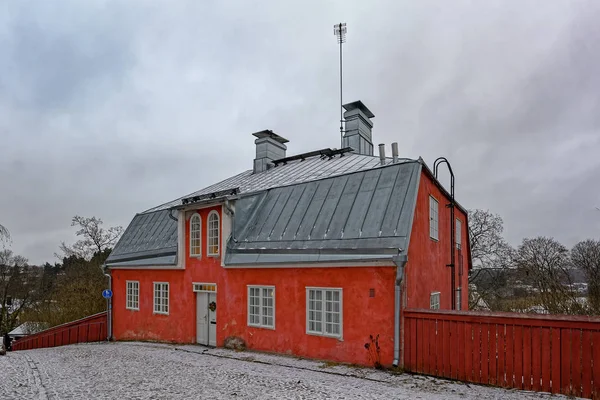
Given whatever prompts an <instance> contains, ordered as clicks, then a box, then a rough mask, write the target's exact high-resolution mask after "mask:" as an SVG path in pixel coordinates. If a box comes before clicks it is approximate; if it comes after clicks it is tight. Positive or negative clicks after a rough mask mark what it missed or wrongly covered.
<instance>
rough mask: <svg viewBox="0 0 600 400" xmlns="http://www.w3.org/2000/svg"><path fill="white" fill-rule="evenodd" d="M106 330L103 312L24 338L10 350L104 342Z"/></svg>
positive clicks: (105, 319)
mask: <svg viewBox="0 0 600 400" xmlns="http://www.w3.org/2000/svg"><path fill="white" fill-rule="evenodd" d="M106 328H107V318H106V311H105V312H101V313H98V314H94V315H90V316H89V317H85V318H82V319H79V320H77V321H72V322H67V323H66V324H62V325H57V326H55V327H52V328H50V329H46V330H45V331H41V332H38V333H36V334H33V335H29V336H25V337H24V338H21V339H19V340H16V341H14V342H13V344H12V349H13V351H15V350H30V349H39V348H42V347H56V346H64V345H67V344H74V343H85V342H99V341H102V340H106V336H107V333H106V332H107V331H106Z"/></svg>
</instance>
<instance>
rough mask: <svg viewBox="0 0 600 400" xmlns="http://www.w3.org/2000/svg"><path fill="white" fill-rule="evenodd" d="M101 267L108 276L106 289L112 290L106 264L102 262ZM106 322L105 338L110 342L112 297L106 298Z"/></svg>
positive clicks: (110, 277)
mask: <svg viewBox="0 0 600 400" xmlns="http://www.w3.org/2000/svg"><path fill="white" fill-rule="evenodd" d="M101 268H102V272H103V274H104V276H106V277H107V278H108V290H112V276H111V275H110V274H107V273H106V272H105V271H106V264H102V266H101ZM107 304H108V306H107V308H108V310H107V316H106V319H107V324H106V333H107V338H106V340H107V341H109V342H110V340H111V339H112V297H111V298H110V299H108V300H107Z"/></svg>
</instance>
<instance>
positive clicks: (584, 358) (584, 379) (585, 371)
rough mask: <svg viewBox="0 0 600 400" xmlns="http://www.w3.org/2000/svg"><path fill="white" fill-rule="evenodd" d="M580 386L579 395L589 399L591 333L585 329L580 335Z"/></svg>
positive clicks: (590, 391)
mask: <svg viewBox="0 0 600 400" xmlns="http://www.w3.org/2000/svg"><path fill="white" fill-rule="evenodd" d="M598 362H600V361H598ZM581 386H582V388H581V396H582V397H585V398H588V399H589V398H590V397H591V396H592V335H591V332H590V331H589V330H587V329H586V330H584V331H583V332H582V335H581Z"/></svg>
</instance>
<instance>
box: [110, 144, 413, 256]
mask: <svg viewBox="0 0 600 400" xmlns="http://www.w3.org/2000/svg"><path fill="white" fill-rule="evenodd" d="M420 165H421V164H420V162H418V161H414V160H409V159H401V160H400V162H399V163H396V164H392V160H391V159H387V160H386V166H381V164H380V160H379V157H373V156H366V155H360V154H353V153H348V154H344V155H343V156H341V157H340V156H336V157H334V158H332V159H328V158H320V157H313V158H309V159H306V160H304V161H301V160H297V161H293V162H289V163H287V164H285V165H280V166H277V167H274V168H271V169H268V170H266V171H263V172H261V173H257V174H253V173H252V170H248V171H245V172H242V173H241V174H238V175H235V176H233V177H231V178H228V179H225V180H224V181H222V182H219V183H216V184H214V185H211V186H208V187H206V188H204V189H202V190H199V191H196V192H193V193H190V194H188V195H186V196H183V197H180V198H178V199H175V200H173V201H170V202H168V203H165V204H162V205H160V206H158V207H154V208H151V209H149V210H146V211H144V212H143V213H140V214H137V215H136V216H135V217H134V219H133V221H132V222H131V223H130V225H129V226H128V228H127V229H126V231H125V232H124V234H123V236H122V237H121V239H120V240H119V242H118V243H117V245H116V246H115V248H114V250H113V252H112V253H111V255H110V256H109V258H108V260H107V264H108V265H109V266H135V265H139V266H142V265H168V264H175V263H176V255H177V221H175V220H174V219H172V218H170V216H169V214H170V212H171V208H173V207H176V206H180V205H181V204H182V200H183V199H186V198H190V197H195V196H202V195H206V194H210V193H214V192H219V191H226V190H229V189H234V188H238V190H239V193H240V194H239V196H240V199H239V200H237V203H236V214H235V217H234V225H235V226H234V234H235V239H236V240H237V242H233V241H232V243H231V245H230V248H228V252H227V253H228V254H227V256H226V259H225V262H226V263H230V264H243V263H247V262H250V261H251V260H255V261H254V262H278V261H279V262H283V261H286V262H297V261H302V260H305V261H311V260H312V261H335V260H340V261H341V260H343V259H349V257H350V256H349V255H348V252H347V250H351V249H352V251H354V250H357V249H361V251H363V252H366V253H369V252H371V253H373V251H372V250H373V249H375V248H378V249H383V248H388V249H391V248H394V247H395V248H396V254H397V249H398V248H405V247H406V246H407V243H406V238H407V230H409V229H410V226H409V225H408V224H410V222H411V221H409V218H408V217H409V214H410V216H411V217H412V210H413V209H414V201H415V199H411V196H412V197H415V196H416V190H417V185H418V179H417V178H418V173H419V172H418V171H420ZM415 174H417V175H415ZM386 196H388V197H386ZM411 202H412V203H411ZM411 204H412V205H411ZM409 211H410V213H409ZM311 224H314V227H313V226H312V225H311ZM291 232H295V233H294V235H292V234H291ZM333 249H339V251H338V253H340V252H346V255H345V256H343V257H342V255H341V254H337V255H333V254H332V252H333ZM289 250H293V251H289ZM299 250H302V251H301V253H302V254H300V252H298V251H299ZM229 251H231V255H229ZM269 251H274V252H279V253H282V252H287V253H288V256H287V258H286V257H282V256H281V254H279V255H274V254H271V255H268V254H267V253H268V252H269ZM252 253H254V255H253V254H252ZM292 253H293V254H292ZM325 253H327V255H325ZM355 253H356V252H355ZM378 254H379V255H377V254H363V255H362V256H360V258H361V259H374V258H377V257H380V256H381V255H382V254H383V253H381V251H379V253H378ZM303 257H304V258H303ZM357 257H358V253H356V254H355V255H354V256H352V257H351V258H357Z"/></svg>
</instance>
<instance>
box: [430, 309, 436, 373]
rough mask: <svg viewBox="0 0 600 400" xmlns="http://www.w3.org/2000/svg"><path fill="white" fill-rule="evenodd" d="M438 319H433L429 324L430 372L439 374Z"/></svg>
mask: <svg viewBox="0 0 600 400" xmlns="http://www.w3.org/2000/svg"><path fill="white" fill-rule="evenodd" d="M437 323H438V322H437V319H434V320H431V324H430V325H429V373H430V374H431V375H437V373H438V372H437V338H436V332H437Z"/></svg>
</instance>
